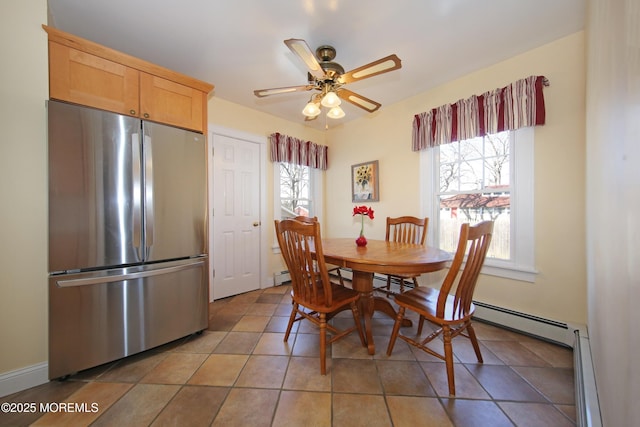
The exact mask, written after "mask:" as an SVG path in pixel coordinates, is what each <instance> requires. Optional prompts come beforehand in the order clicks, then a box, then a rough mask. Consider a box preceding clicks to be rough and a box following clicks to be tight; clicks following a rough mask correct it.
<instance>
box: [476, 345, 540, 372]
mask: <svg viewBox="0 0 640 427" xmlns="http://www.w3.org/2000/svg"><path fill="white" fill-rule="evenodd" d="M484 345H485V347H487V348H488V349H489V350H491V352H492V353H493V354H495V355H496V356H497V357H498V358H500V360H502V361H503V362H504V363H505V364H507V365H512V366H541V367H542V366H551V365H550V364H549V363H547V362H545V361H544V360H543V359H541V358H540V357H538V356H536V354H535V353H533V352H532V351H530V350H529V349H527V348H526V347H524V346H523V345H522V344H520V343H519V342H516V341H487V342H485V343H484Z"/></svg>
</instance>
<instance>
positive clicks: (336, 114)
mask: <svg viewBox="0 0 640 427" xmlns="http://www.w3.org/2000/svg"><path fill="white" fill-rule="evenodd" d="M344 116H345V114H344V111H343V110H342V108H340V107H339V106H337V105H336V106H335V107H333V108H331V109H330V110H329V112H328V113H327V117H329V118H330V119H341V118H343V117H344Z"/></svg>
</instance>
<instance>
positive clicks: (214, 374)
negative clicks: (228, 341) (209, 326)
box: [189, 354, 249, 387]
mask: <svg viewBox="0 0 640 427" xmlns="http://www.w3.org/2000/svg"><path fill="white" fill-rule="evenodd" d="M247 359H249V356H248V355H244V354H212V355H210V356H209V357H208V358H207V360H205V361H204V363H203V364H202V366H200V368H199V369H198V370H197V371H196V372H195V373H194V374H193V376H192V377H191V379H189V384H191V385H210V386H221V387H230V386H232V385H233V384H234V383H235V382H236V379H237V378H238V375H239V374H240V371H241V370H242V368H244V365H245V364H246V363H247Z"/></svg>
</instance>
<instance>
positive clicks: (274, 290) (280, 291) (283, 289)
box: [262, 285, 291, 295]
mask: <svg viewBox="0 0 640 427" xmlns="http://www.w3.org/2000/svg"><path fill="white" fill-rule="evenodd" d="M289 292H291V286H284V285H283V286H272V287H270V288H266V289H264V291H263V293H262V294H263V295H264V294H276V295H284V294H288V293H289Z"/></svg>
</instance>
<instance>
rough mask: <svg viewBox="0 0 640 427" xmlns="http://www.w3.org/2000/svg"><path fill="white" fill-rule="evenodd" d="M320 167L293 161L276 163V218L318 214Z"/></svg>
mask: <svg viewBox="0 0 640 427" xmlns="http://www.w3.org/2000/svg"><path fill="white" fill-rule="evenodd" d="M318 175H319V172H318V169H314V168H310V167H309V166H301V165H296V164H293V163H286V162H278V163H274V177H275V191H274V195H275V199H276V200H275V201H274V207H275V209H276V212H275V214H274V217H275V218H276V219H284V218H291V217H294V216H298V215H304V216H318V213H319V212H320V209H319V206H318V204H319V200H320V198H319V197H318V196H317V195H318V194H320V192H319V187H320V180H319V179H318Z"/></svg>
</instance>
